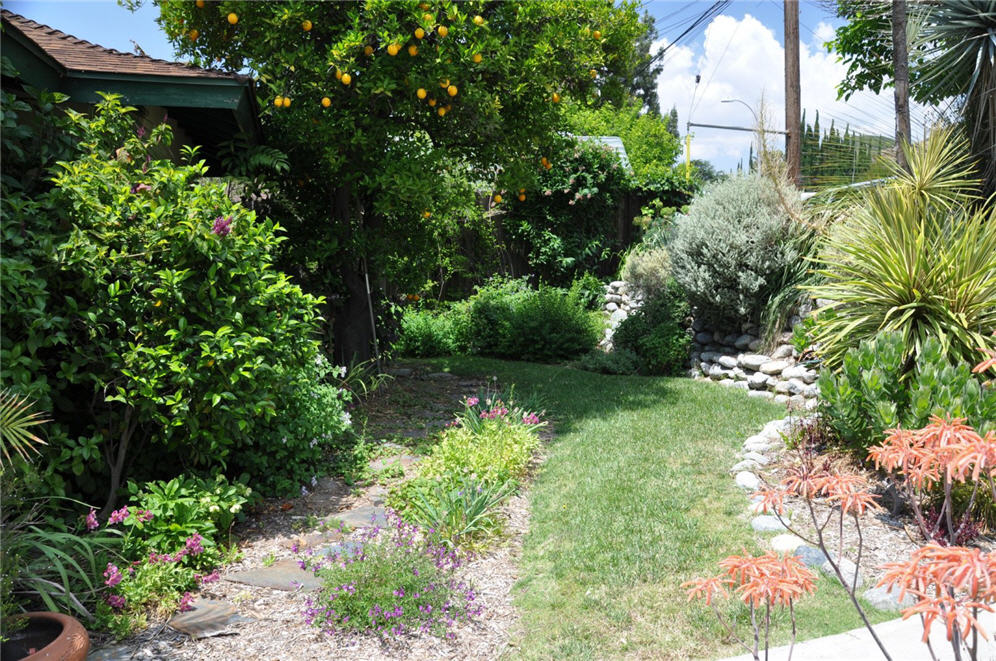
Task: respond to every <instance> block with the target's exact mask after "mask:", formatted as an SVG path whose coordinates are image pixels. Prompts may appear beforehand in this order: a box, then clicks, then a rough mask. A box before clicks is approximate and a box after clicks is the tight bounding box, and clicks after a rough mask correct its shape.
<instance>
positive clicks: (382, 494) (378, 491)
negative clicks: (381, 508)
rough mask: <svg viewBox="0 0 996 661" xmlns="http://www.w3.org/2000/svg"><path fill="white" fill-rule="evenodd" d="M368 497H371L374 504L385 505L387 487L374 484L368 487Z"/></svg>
mask: <svg viewBox="0 0 996 661" xmlns="http://www.w3.org/2000/svg"><path fill="white" fill-rule="evenodd" d="M367 498H369V499H370V502H372V503H373V504H374V505H383V504H384V499H385V498H387V489H385V488H384V487H382V486H380V485H379V484H378V485H374V486H372V487H370V488H369V489H367Z"/></svg>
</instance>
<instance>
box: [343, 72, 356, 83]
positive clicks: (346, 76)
mask: <svg viewBox="0 0 996 661" xmlns="http://www.w3.org/2000/svg"><path fill="white" fill-rule="evenodd" d="M351 82H353V77H352V76H350V75H349V74H348V73H344V74H342V84H343V85H348V84H350V83H351Z"/></svg>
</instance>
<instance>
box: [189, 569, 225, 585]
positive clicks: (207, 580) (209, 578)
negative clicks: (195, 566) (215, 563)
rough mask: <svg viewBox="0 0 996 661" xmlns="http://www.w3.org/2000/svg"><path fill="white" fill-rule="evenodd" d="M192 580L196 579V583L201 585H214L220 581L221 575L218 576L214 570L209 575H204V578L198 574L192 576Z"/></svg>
mask: <svg viewBox="0 0 996 661" xmlns="http://www.w3.org/2000/svg"><path fill="white" fill-rule="evenodd" d="M194 578H195V579H197V581H198V582H199V583H202V584H203V583H214V582H216V581H219V580H221V574H219V573H218V570H217V569H215V570H214V571H213V572H211V573H210V574H205V575H204V576H201V575H200V574H194Z"/></svg>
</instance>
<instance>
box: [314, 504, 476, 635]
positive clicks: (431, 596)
mask: <svg viewBox="0 0 996 661" xmlns="http://www.w3.org/2000/svg"><path fill="white" fill-rule="evenodd" d="M387 518H388V526H387V528H384V529H381V528H377V527H375V528H370V529H368V530H366V531H364V532H363V535H362V537H361V539H360V540H359V547H358V549H356V550H351V551H348V552H344V553H340V554H337V555H335V556H331V557H329V556H314V555H310V554H309V555H305V556H304V557H302V559H301V560H300V564H301V567H302V569H304V568H307V569H310V570H312V571H313V572H314V573H315V575H316V576H318V577H319V578H321V580H322V587H321V588H320V589H319V591H318V593H317V594H316V595H315V596H314V597H309V598H308V601H307V608H306V609H305V612H304V617H305V621H306V622H307V623H308V624H311V625H314V626H315V627H318V628H319V629H321V630H322V631H324V632H326V633H328V634H330V635H335V634H341V633H346V632H350V631H362V632H370V633H376V634H378V635H381V636H384V637H395V638H396V637H400V636H404V635H405V634H408V633H418V632H421V633H431V634H435V635H440V636H452V633H451V632H450V631H449V630H450V628H451V627H452V626H453V625H454V624H455V623H456V622H457V621H460V620H463V619H467V618H472V617H475V616H477V615H479V614H480V613H481V606H480V605H479V604H478V603H477V594H476V592H475V591H474V588H473V587H472V586H471V585H469V584H467V583H465V582H463V581H461V580H459V579H458V578H457V575H456V571H457V570H458V569H459V568H460V566H461V564H462V561H461V559H460V558H459V557H458V556H457V554H456V552H455V551H453V550H450V549H447V548H446V547H445V546H440V545H437V544H435V543H433V542H432V541H431V540H430V539H429V538H428V537H426V536H425V535H424V534H423V533H422V531H420V530H419V528H418V527H417V526H414V525H412V524H409V523H406V522H405V521H403V520H402V519H401V517H400V516H398V515H397V514H396V513H394V512H393V511H390V510H389V511H388V513H387Z"/></svg>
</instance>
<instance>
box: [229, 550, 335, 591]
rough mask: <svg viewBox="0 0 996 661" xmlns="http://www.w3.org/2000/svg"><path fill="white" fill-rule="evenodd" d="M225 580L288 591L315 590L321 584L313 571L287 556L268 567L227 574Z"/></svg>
mask: <svg viewBox="0 0 996 661" xmlns="http://www.w3.org/2000/svg"><path fill="white" fill-rule="evenodd" d="M225 580H226V581H232V582H233V583H244V584H246V585H255V586H257V587H261V588H272V589H274V590H286V591H288V592H291V591H293V590H297V589H304V590H307V591H311V590H316V589H318V588H319V587H320V586H321V584H322V582H321V581H320V580H319V579H318V577H317V576H315V574H314V572H311V571H308V570H306V569H301V566H300V565H299V564H298V561H297V560H291V559H289V558H288V559H284V560H278V561H277V562H274V563H273V564H272V565H270V566H269V567H254V568H253V569H247V570H245V571H239V572H234V573H232V574H228V575H227V576H225Z"/></svg>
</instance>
